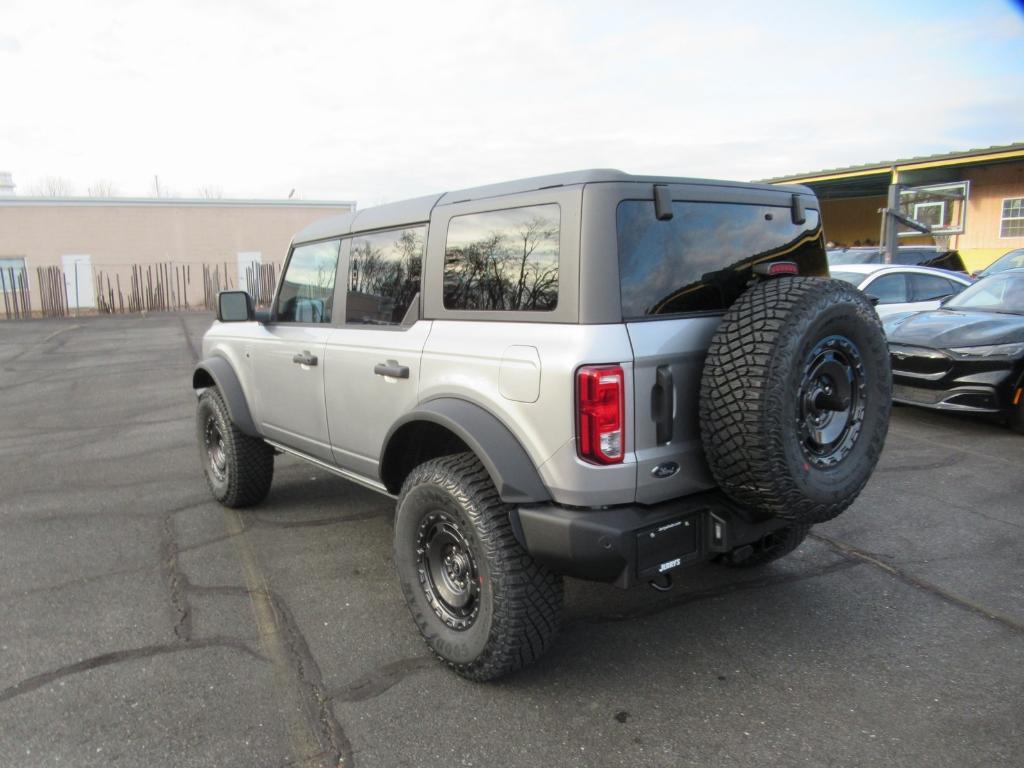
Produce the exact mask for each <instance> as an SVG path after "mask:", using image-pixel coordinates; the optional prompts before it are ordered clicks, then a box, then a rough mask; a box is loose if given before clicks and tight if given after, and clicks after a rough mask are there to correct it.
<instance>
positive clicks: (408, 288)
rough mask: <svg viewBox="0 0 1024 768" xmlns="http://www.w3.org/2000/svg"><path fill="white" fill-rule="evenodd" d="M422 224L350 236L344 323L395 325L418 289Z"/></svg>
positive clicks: (420, 267)
mask: <svg viewBox="0 0 1024 768" xmlns="http://www.w3.org/2000/svg"><path fill="white" fill-rule="evenodd" d="M426 234H427V228H426V227H409V228H408V229H397V230H391V231H389V232H374V233H372V234H369V235H357V236H355V237H353V238H352V245H351V250H350V251H349V253H350V254H351V256H350V258H349V268H348V294H347V297H346V299H345V322H346V323H348V324H349V325H399V324H400V323H401V322H402V320H403V319H404V318H405V314H406V312H408V311H409V306H410V305H411V304H412V302H413V299H415V298H416V294H417V293H419V291H420V274H421V270H422V264H423V244H424V241H425V240H426Z"/></svg>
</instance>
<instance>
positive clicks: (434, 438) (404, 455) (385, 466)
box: [380, 421, 470, 493]
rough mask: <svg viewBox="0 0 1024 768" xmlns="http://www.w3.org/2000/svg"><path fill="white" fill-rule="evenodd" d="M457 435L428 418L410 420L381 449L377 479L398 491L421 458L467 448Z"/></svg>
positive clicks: (392, 490)
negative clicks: (385, 446)
mask: <svg viewBox="0 0 1024 768" xmlns="http://www.w3.org/2000/svg"><path fill="white" fill-rule="evenodd" d="M469 450H470V447H469V446H468V445H466V444H465V443H464V442H463V441H462V440H461V439H460V438H459V436H458V435H456V434H455V433H454V432H452V431H451V430H450V429H448V428H446V427H443V426H441V425H440V424H435V423H433V422H430V421H413V422H410V423H409V424H405V425H404V426H402V427H401V428H400V429H399V430H398V431H397V432H396V433H395V434H394V436H392V438H391V440H390V442H388V446H387V448H386V449H385V451H384V456H383V459H382V460H381V466H380V479H381V480H382V481H383V483H384V486H385V487H386V488H387V489H388V493H398V492H399V491H400V490H401V489H402V483H404V482H405V478H406V477H408V476H409V473H410V472H412V470H413V469H414V468H415V467H417V466H418V465H420V464H422V463H423V462H424V461H429V460H430V459H436V458H438V457H439V456H449V455H451V454H453V453H463V452H465V451H469Z"/></svg>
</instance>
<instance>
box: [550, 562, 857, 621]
mask: <svg viewBox="0 0 1024 768" xmlns="http://www.w3.org/2000/svg"><path fill="white" fill-rule="evenodd" d="M858 565H860V563H858V562H856V561H853V560H848V559H845V560H839V561H836V562H834V563H830V564H829V565H826V566H824V567H822V568H817V569H815V570H813V571H805V572H803V573H782V574H777V575H771V576H766V577H764V578H761V579H749V580H746V581H734V582H730V583H728V584H722V585H720V586H717V587H709V588H708V589H698V590H694V591H691V592H684V593H682V594H679V595H676V596H674V597H670V598H668V599H667V600H664V601H662V602H659V603H654V604H653V605H642V606H637V607H636V608H633V609H630V610H628V611H622V612H620V613H603V614H596V615H594V616H580V617H578V618H575V619H572V620H571V621H567V622H566V623H565V625H564V626H565V628H566V629H569V628H570V627H573V626H575V625H577V624H607V623H614V622H619V621H633V620H634V619H639V618H644V617H647V616H655V615H657V614H659V613H663V612H664V611H667V610H670V609H672V608H676V607H678V606H680V605H688V604H689V603H696V602H699V601H701V600H710V599H711V598H715V597H722V596H723V595H731V594H733V593H735V592H746V591H749V590H754V589H765V588H766V587H774V586H777V585H779V584H792V583H795V582H798V581H806V580H808V579H816V578H818V577H820V576H827V575H829V574H832V573H837V572H839V571H845V570H848V569H850V568H855V567H857V566H858Z"/></svg>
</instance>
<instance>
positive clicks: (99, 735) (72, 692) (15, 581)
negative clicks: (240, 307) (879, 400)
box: [0, 314, 1024, 768]
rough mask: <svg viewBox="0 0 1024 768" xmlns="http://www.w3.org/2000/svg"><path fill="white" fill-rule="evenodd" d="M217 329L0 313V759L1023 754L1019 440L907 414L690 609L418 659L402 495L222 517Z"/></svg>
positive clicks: (302, 500)
mask: <svg viewBox="0 0 1024 768" xmlns="http://www.w3.org/2000/svg"><path fill="white" fill-rule="evenodd" d="M209 322H210V318H209V316H207V315H199V314H192V315H151V316H149V317H137V316H136V317H113V318H83V319H80V320H62V321H56V320H53V321H50V320H46V321H44V320H38V321H31V322H23V323H13V322H8V323H4V324H2V325H0V404H2V406H3V407H2V408H0V609H2V620H0V765H2V766H37V765H39V766H42V765H46V766H52V765H75V766H110V765H119V766H142V765H145V766H147V767H152V766H175V768H187V767H188V766H247V767H248V766H272V767H273V766H294V765H300V766H332V765H338V764H341V765H344V766H361V767H363V766H428V765H445V766H462V765H476V766H506V765H508V766H535V765H559V766H702V767H703V766H764V765H780V766H824V765H829V766H881V765H885V766H928V767H929V768H937V767H939V766H956V767H957V768H962V767H963V766H1020V765H1021V764H1022V761H1024V757H1022V755H1024V557H1022V551H1024V548H1022V544H1024V471H1022V470H1024V438H1021V437H1019V436H1016V435H1013V434H1012V433H1010V432H1008V431H1007V430H1005V429H1004V428H1002V427H1000V426H997V425H993V424H989V423H986V422H984V421H979V420H976V419H971V418H954V417H950V416H945V415H941V414H932V413H927V412H922V411H916V410H911V409H906V408H897V409H896V410H895V411H894V414H893V421H892V428H891V431H890V435H889V440H888V443H887V447H886V451H885V454H884V456H883V459H882V462H881V464H880V466H879V469H878V471H877V472H876V474H875V476H874V477H873V479H872V481H871V482H870V484H869V485H868V487H867V488H866V489H865V491H864V493H863V494H862V496H861V498H860V499H859V500H858V501H857V503H856V504H855V505H854V507H853V508H851V509H850V510H849V511H848V512H847V513H845V514H844V515H843V516H841V517H840V518H838V519H837V520H835V521H832V522H830V523H828V524H826V525H822V526H818V527H817V528H815V529H814V534H813V535H812V538H811V539H809V540H808V541H807V542H806V543H805V544H804V545H803V546H802V547H801V548H800V549H799V550H797V552H795V553H794V554H793V555H792V556H790V557H789V558H787V559H785V560H783V561H780V562H778V563H776V564H773V565H771V566H768V567H766V568H763V569H759V570H750V571H736V570H728V569H724V568H721V567H717V566H702V567H699V568H697V569H694V570H690V571H688V572H685V573H684V574H683V575H682V583H681V584H679V585H678V586H677V587H676V589H675V590H674V591H673V592H670V593H668V594H665V595H662V594H658V593H655V592H653V591H652V590H649V589H646V588H640V589H636V590H632V591H629V592H622V591H619V590H616V589H614V588H612V587H609V586H604V585H597V584H588V583H584V582H576V581H570V582H569V583H568V585H567V592H566V610H565V627H564V631H563V633H562V635H561V637H560V638H559V640H558V642H557V644H556V645H555V647H554V649H553V650H552V651H551V652H550V653H549V654H548V655H547V656H545V657H544V658H543V659H542V660H541V662H540V663H538V664H537V665H536V666H534V667H532V668H530V669H528V670H526V671H524V672H522V673H520V674H518V675H516V676H514V677H511V678H509V679H506V680H504V681H501V682H499V683H497V684H488V685H480V684H474V683H469V682H465V681H463V680H461V679H459V678H457V677H455V676H454V675H452V674H451V673H449V672H448V671H446V670H445V669H443V668H442V667H441V666H440V665H439V664H437V663H436V662H434V661H433V660H432V659H430V658H428V656H427V654H426V650H425V647H424V646H423V644H422V642H421V641H420V638H419V636H418V634H417V632H416V629H415V627H414V626H413V623H412V621H411V620H410V618H409V616H408V613H407V611H406V609H405V606H404V605H403V603H402V600H401V596H400V594H399V590H398V588H397V583H396V579H395V575H394V569H393V567H392V563H391V556H390V537H391V529H392V503H391V502H390V501H389V500H388V499H386V498H383V497H380V496H377V495H375V494H373V493H372V492H369V491H366V490H363V489H361V488H359V487H357V486H354V485H352V484H349V483H347V482H345V481H344V480H341V479H339V478H335V477H333V476H330V475H327V474H325V473H323V472H322V471H320V470H318V469H315V468H312V467H309V466H306V465H304V464H301V463H299V462H298V461H296V460H293V459H289V458H286V457H279V458H278V460H277V474H276V477H275V480H274V487H273V490H272V492H271V495H270V497H269V499H268V500H267V501H266V502H265V503H264V504H263V505H262V506H260V507H258V508H256V509H254V510H250V511H243V512H241V513H236V512H230V511H226V510H224V509H222V508H221V507H219V506H218V505H216V504H214V503H212V502H211V501H210V499H209V496H208V494H207V491H206V487H205V485H204V483H203V480H202V477H201V475H200V470H199V464H198V458H197V449H196V446H195V438H194V435H193V422H192V418H193V409H194V397H193V395H192V392H191V391H190V389H189V376H190V371H191V367H192V363H193V356H194V354H195V350H196V348H197V347H198V343H199V340H200V338H201V335H202V333H203V331H204V329H205V328H206V326H207V325H208V324H209Z"/></svg>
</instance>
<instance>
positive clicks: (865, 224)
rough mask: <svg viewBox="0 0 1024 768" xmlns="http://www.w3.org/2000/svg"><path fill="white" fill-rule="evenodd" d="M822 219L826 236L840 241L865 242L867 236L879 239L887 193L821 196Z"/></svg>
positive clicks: (847, 242)
mask: <svg viewBox="0 0 1024 768" xmlns="http://www.w3.org/2000/svg"><path fill="white" fill-rule="evenodd" d="M820 202H821V223H822V226H824V228H825V239H826V240H828V241H829V242H832V243H835V244H836V245H845V246H851V245H854V244H855V243H860V244H861V245H865V244H866V241H867V240H870V241H871V243H872V244H877V243H878V234H879V230H880V228H881V225H882V219H881V216H880V215H879V213H878V209H879V208H884V207H885V197H884V196H879V197H853V198H845V199H842V200H821V201H820Z"/></svg>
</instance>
